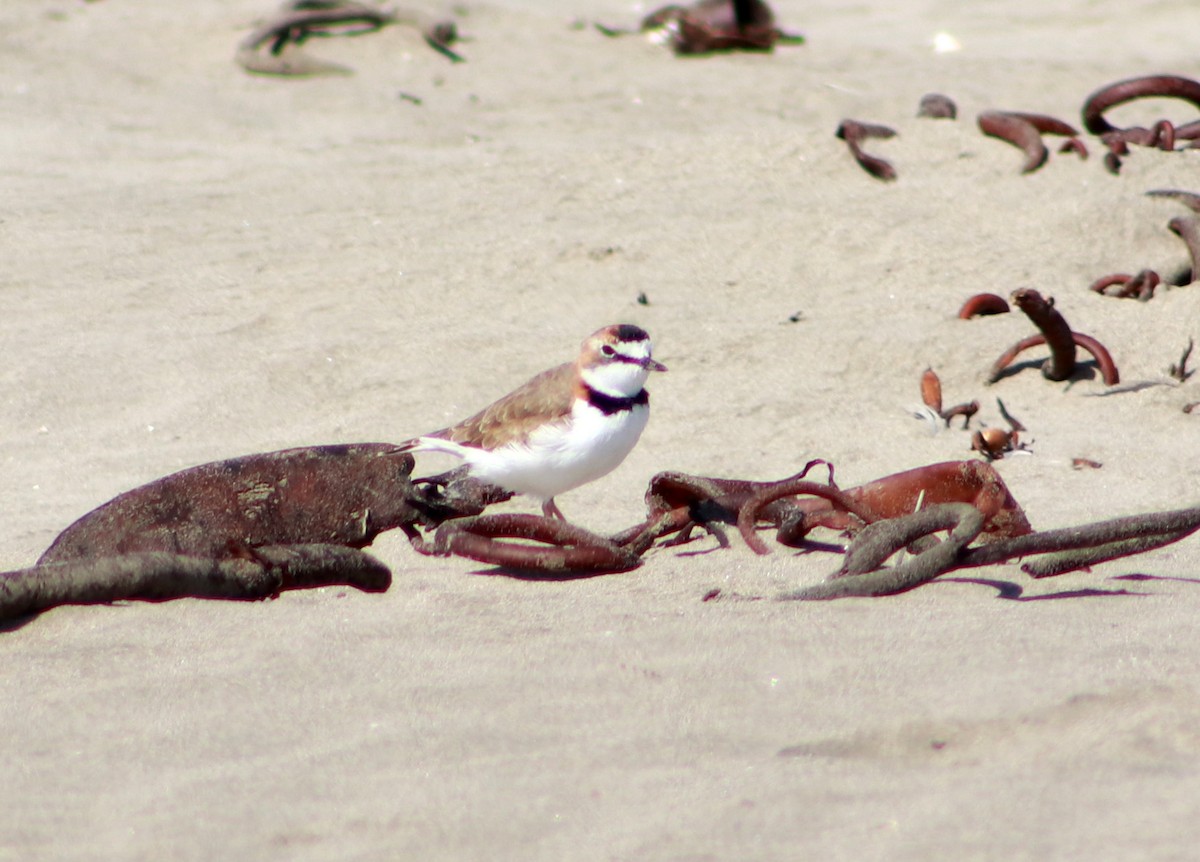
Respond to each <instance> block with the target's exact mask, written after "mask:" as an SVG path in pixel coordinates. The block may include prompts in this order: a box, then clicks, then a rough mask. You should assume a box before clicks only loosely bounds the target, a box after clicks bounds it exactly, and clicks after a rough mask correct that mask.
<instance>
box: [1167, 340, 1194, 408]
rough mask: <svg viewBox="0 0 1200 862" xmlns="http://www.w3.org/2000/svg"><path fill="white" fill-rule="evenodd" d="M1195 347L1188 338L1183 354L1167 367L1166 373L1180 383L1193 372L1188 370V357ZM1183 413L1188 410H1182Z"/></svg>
mask: <svg viewBox="0 0 1200 862" xmlns="http://www.w3.org/2000/svg"><path fill="white" fill-rule="evenodd" d="M1193 347H1195V342H1194V341H1193V340H1192V339H1191V338H1189V339H1188V343H1187V347H1185V348H1183V354H1182V355H1181V356H1180V357H1179V361H1178V362H1172V363H1171V365H1170V367H1169V368H1168V369H1167V373H1168V374H1170V375H1171V377H1173V378H1174V379H1176V380H1178V381H1179V382H1180V383H1183V382H1185V381H1186V380H1187V379H1188V378H1189V377H1191V376H1192V374H1193V373H1194V372H1191V371H1188V367H1187V365H1188V359H1189V358H1190V357H1191V355H1192V348H1193ZM1184 412H1185V413H1186V412H1188V411H1186V410H1185V411H1184Z"/></svg>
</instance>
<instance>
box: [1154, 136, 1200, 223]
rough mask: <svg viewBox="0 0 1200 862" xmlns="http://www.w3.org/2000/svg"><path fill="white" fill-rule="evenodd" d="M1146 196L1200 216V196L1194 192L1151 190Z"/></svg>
mask: <svg viewBox="0 0 1200 862" xmlns="http://www.w3.org/2000/svg"><path fill="white" fill-rule="evenodd" d="M1197 126H1200V123H1197ZM1146 196H1147V197H1152V198H1168V199H1170V200H1174V201H1178V202H1179V203H1181V204H1183V205H1184V206H1185V207H1187V208H1188V209H1190V210H1191V211H1192V212H1194V213H1196V215H1200V194H1196V193H1195V192H1184V191H1180V190H1178V189H1151V190H1150V191H1148V192H1146Z"/></svg>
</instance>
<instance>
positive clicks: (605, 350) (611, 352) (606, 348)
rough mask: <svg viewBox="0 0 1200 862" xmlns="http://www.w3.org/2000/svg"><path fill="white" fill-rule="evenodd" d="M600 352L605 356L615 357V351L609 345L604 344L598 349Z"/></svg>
mask: <svg viewBox="0 0 1200 862" xmlns="http://www.w3.org/2000/svg"><path fill="white" fill-rule="evenodd" d="M600 352H601V353H603V354H604V355H605V356H616V355H617V351H616V349H615V348H614V347H613V346H612V345H611V344H606V345H604V346H603V347H601V348H600Z"/></svg>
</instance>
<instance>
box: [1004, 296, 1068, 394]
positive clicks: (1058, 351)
mask: <svg viewBox="0 0 1200 862" xmlns="http://www.w3.org/2000/svg"><path fill="white" fill-rule="evenodd" d="M1012 299H1013V304H1014V305H1016V306H1017V308H1019V309H1021V311H1023V312H1025V316H1026V317H1028V318H1029V319H1030V320H1031V321H1033V325H1034V326H1036V327H1037V328H1038V329H1039V330H1041V333H1042V335H1044V336H1045V337H1046V345H1047V346H1048V347H1049V348H1050V361H1049V362H1047V363H1046V364H1044V365H1043V366H1042V374H1043V375H1044V376H1045V377H1046V378H1047V379H1048V380H1066V379H1067V378H1069V377H1070V376H1071V375H1072V374H1074V373H1075V340H1074V339H1073V338H1071V326H1070V324H1069V323H1067V320H1066V318H1064V317H1063V316H1062V314H1061V313H1059V311H1058V309H1057V308H1055V307H1054V299H1053V298H1052V297H1043V296H1042V295H1041V294H1040V293H1038V292H1037V291H1036V290H1031V289H1029V288H1022V289H1021V290H1017V291H1014V292H1013V295H1012Z"/></svg>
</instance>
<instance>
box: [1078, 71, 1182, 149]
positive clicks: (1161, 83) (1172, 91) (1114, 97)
mask: <svg viewBox="0 0 1200 862" xmlns="http://www.w3.org/2000/svg"><path fill="white" fill-rule="evenodd" d="M1151 97H1155V98H1168V99H1182V100H1183V101H1185V102H1190V103H1191V104H1192V105H1194V106H1195V107H1197V108H1200V82H1198V81H1193V80H1192V79H1191V78H1182V77H1179V76H1178V75H1147V76H1145V77H1141V78H1130V79H1127V80H1124V81H1117V82H1116V83H1115V84H1109V85H1107V86H1105V87H1101V88H1100V89H1099V90H1097V91H1096V92H1094V93H1092V94H1091V95H1090V96H1088V97H1087V100H1086V101H1085V102H1084V104H1083V111H1082V114H1083V125H1084V128H1086V129H1087V130H1088V131H1089V132H1091V133H1092V134H1093V135H1103V134H1105V133H1111V132H1119V131H1122V130H1121V129H1118V128H1117V127H1116V126H1114V125H1113V124H1112V123H1110V122H1109V121H1108V120H1106V119H1105V118H1104V112H1105V111H1107V110H1109V109H1110V108H1115V107H1116V106H1117V105H1123V104H1125V103H1126V102H1132V101H1133V100H1135V99H1144V98H1151Z"/></svg>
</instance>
